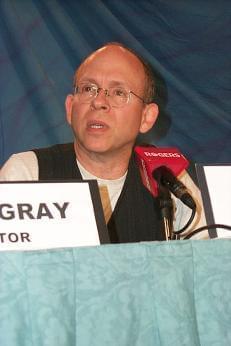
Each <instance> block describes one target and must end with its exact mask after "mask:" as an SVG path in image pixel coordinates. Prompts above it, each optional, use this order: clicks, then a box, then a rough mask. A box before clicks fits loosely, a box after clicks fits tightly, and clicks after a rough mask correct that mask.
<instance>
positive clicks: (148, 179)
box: [135, 145, 196, 209]
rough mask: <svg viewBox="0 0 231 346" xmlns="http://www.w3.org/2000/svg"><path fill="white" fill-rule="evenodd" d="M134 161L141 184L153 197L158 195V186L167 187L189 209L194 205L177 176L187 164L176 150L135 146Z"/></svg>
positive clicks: (193, 207)
mask: <svg viewBox="0 0 231 346" xmlns="http://www.w3.org/2000/svg"><path fill="white" fill-rule="evenodd" d="M135 153H136V161H137V163H138V167H139V170H140V174H141V178H142V181H143V184H144V185H145V186H146V188H147V189H148V190H149V191H150V192H151V194H152V195H153V196H154V197H157V196H158V195H159V185H160V184H162V185H163V186H165V187H167V188H168V189H169V190H170V191H171V192H172V193H173V194H174V195H175V196H176V197H177V198H179V199H180V200H181V201H182V202H183V203H184V204H185V205H186V206H187V207H189V208H190V209H196V204H195V202H194V200H193V198H192V197H191V195H190V194H189V193H188V190H187V188H186V187H185V185H184V184H183V183H182V182H181V181H179V180H178V179H177V176H178V175H179V174H180V173H181V172H182V171H183V170H185V169H186V168H187V167H188V165H189V162H188V160H187V159H186V158H185V157H184V156H183V155H182V154H181V153H180V152H179V150H178V149H176V148H156V147H155V146H152V145H145V146H136V147H135Z"/></svg>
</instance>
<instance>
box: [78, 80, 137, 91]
mask: <svg viewBox="0 0 231 346" xmlns="http://www.w3.org/2000/svg"><path fill="white" fill-rule="evenodd" d="M86 82H89V83H91V84H95V85H97V86H98V85H99V84H98V82H96V80H95V79H93V78H84V79H83V80H80V81H79V82H78V83H86ZM78 83H77V84H78ZM114 86H122V87H124V88H127V89H129V90H130V88H129V86H128V85H127V84H125V83H124V82H122V81H117V80H112V81H110V82H109V87H114Z"/></svg>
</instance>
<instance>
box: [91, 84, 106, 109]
mask: <svg viewBox="0 0 231 346" xmlns="http://www.w3.org/2000/svg"><path fill="white" fill-rule="evenodd" d="M91 106H92V107H93V108H95V109H103V110H105V111H107V110H109V109H110V104H109V102H108V96H107V90H105V89H103V88H99V89H98V93H97V95H96V96H95V98H94V99H93V100H92V102H91Z"/></svg>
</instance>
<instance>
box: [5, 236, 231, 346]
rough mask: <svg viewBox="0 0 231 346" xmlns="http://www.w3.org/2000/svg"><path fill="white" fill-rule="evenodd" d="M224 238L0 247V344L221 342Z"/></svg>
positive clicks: (229, 335) (230, 290)
mask: <svg viewBox="0 0 231 346" xmlns="http://www.w3.org/2000/svg"><path fill="white" fill-rule="evenodd" d="M230 274H231V241H230V240H224V239H223V240H208V241H205V240H197V241H196V240H194V241H193V240H192V241H189V240H188V241H172V242H153V243H151V242H150V243H141V244H139V243H134V244H120V245H102V246H95V247H94V246H93V247H88V248H87V247H86V248H84V247H83V248H70V249H59V250H44V251H34V252H5V253H4V252H1V253H0V280H1V285H0V345H2V346H31V345H33V346H108V345H110V346H170V345H177V346H183V345H184V346H211V345H212V346H228V345H231V332H230V316H231V304H230V301H231V275H230Z"/></svg>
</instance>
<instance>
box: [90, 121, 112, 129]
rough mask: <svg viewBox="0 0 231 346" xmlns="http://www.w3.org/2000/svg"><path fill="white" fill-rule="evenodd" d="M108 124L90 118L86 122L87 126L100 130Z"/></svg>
mask: <svg viewBox="0 0 231 346" xmlns="http://www.w3.org/2000/svg"><path fill="white" fill-rule="evenodd" d="M107 127H108V125H107V124H106V123H104V122H103V121H99V120H91V121H88V122H87V128H88V129H92V130H101V129H105V128H107Z"/></svg>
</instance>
